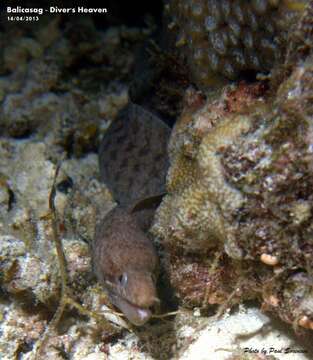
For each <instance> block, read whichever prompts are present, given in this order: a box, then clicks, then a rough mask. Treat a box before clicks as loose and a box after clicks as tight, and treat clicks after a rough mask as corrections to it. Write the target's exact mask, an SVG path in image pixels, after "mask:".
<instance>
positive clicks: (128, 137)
mask: <svg viewBox="0 0 313 360" xmlns="http://www.w3.org/2000/svg"><path fill="white" fill-rule="evenodd" d="M169 135H170V129H169V128H168V126H167V125H166V124H164V123H163V122H162V121H160V120H159V119H158V118H156V117H155V116H154V115H152V114H151V113H149V112H147V111H146V110H144V109H143V108H141V107H140V106H137V105H134V104H131V105H129V106H128V107H127V108H126V109H125V110H123V111H122V113H121V114H120V116H119V117H118V118H117V119H116V120H115V121H114V122H113V123H112V125H111V126H110V128H109V129H108V131H107V132H106V133H105V136H104V138H103V140H102V143H101V146H100V150H99V166H100V175H101V179H102V181H104V182H105V183H106V184H107V185H108V186H109V188H110V189H111V191H112V193H113V195H114V197H115V200H117V201H118V203H119V205H118V206H117V207H115V208H114V209H113V210H112V211H110V212H109V214H107V215H106V216H105V217H104V218H103V219H102V220H101V222H100V223H98V224H97V226H96V232H95V238H94V241H93V243H92V247H91V248H92V262H93V268H94V271H95V273H96V275H97V277H98V279H99V281H100V282H101V283H102V284H103V285H104V286H105V288H106V290H107V292H108V295H109V297H110V299H111V301H112V303H113V304H114V305H115V306H117V307H118V308H119V309H120V310H121V311H122V312H123V313H124V315H125V316H126V317H127V318H128V320H129V321H131V322H132V323H133V324H135V325H142V324H144V323H146V322H147V321H148V320H149V318H150V317H151V308H152V307H153V305H155V303H156V302H158V298H157V292H156V287H155V282H156V279H157V273H158V257H157V253H156V251H155V249H154V246H153V243H152V241H151V240H150V238H149V235H148V234H147V229H148V228H149V226H150V224H151V221H152V217H153V213H154V210H155V205H156V201H155V200H156V199H158V195H160V194H162V193H164V189H165V177H166V173H167V169H168V159H167V143H168V139H169ZM149 199H152V201H149Z"/></svg>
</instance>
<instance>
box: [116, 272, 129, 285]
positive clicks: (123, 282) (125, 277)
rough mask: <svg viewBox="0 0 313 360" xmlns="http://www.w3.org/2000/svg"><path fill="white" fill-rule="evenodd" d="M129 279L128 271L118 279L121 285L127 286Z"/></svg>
mask: <svg viewBox="0 0 313 360" xmlns="http://www.w3.org/2000/svg"><path fill="white" fill-rule="evenodd" d="M127 280H128V277H127V273H123V274H122V275H120V276H119V278H118V281H119V282H120V284H121V286H125V285H126V284H127Z"/></svg>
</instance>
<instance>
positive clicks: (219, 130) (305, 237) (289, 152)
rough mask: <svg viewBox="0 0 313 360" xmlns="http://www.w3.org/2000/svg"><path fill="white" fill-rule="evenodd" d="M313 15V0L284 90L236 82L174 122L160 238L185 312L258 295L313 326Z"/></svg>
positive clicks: (294, 41)
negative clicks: (193, 305)
mask: <svg viewBox="0 0 313 360" xmlns="http://www.w3.org/2000/svg"><path fill="white" fill-rule="evenodd" d="M312 14H313V3H311V4H310V6H309V7H308V8H307V10H306V13H305V16H304V17H303V19H302V20H301V22H300V23H299V24H298V26H297V30H296V31H295V33H294V34H293V36H292V37H291V38H290V41H291V44H290V48H289V52H288V57H287V61H286V63H285V64H286V65H285V72H284V71H283V72H284V79H283V81H282V83H281V85H280V86H279V87H278V88H277V89H275V88H274V87H273V86H272V87H271V88H270V89H269V90H270V91H269V90H266V87H264V86H263V85H262V83H258V84H256V85H247V84H244V83H242V84H239V85H233V86H232V87H230V88H226V89H225V90H224V94H222V96H221V97H218V96H216V97H214V96H213V97H212V98H210V99H209V100H208V101H207V103H206V104H205V105H204V106H203V107H200V108H199V109H198V110H197V111H195V112H188V110H185V112H184V113H183V114H182V116H181V118H180V120H179V121H178V123H177V124H176V127H175V129H174V131H173V134H172V138H171V141H170V146H169V149H170V156H171V167H170V171H169V174H168V178H167V187H168V195H167V196H166V198H165V199H164V201H163V203H162V205H161V207H160V208H159V210H158V213H157V217H156V222H155V224H154V227H153V231H154V233H155V234H156V235H157V236H158V237H159V238H160V239H161V242H162V243H163V244H164V245H165V246H166V247H167V249H168V250H169V254H170V255H169V258H168V259H167V263H166V266H167V268H168V271H169V274H170V278H171V281H172V284H173V285H174V287H175V289H176V291H177V295H178V297H180V298H181V299H182V301H183V302H185V304H186V305H189V304H190V303H192V304H197V305H203V304H204V303H205V302H207V303H212V302H213V303H214V302H215V303H224V302H226V301H228V300H229V299H230V298H231V299H232V300H234V299H235V298H237V300H242V299H244V298H247V297H249V298H251V297H254V298H260V299H261V300H262V301H263V307H264V308H266V309H269V310H273V311H275V312H276V313H277V314H278V315H279V316H280V317H281V318H282V319H283V320H285V321H287V322H289V323H291V322H292V323H294V324H297V325H300V326H303V327H305V328H310V329H313V301H312V290H311V284H312V275H311V274H312V270H311V267H312V262H313V243H312V234H313V227H312V213H313V211H312V209H313V195H312V188H313V181H312V179H313V166H312V164H313V140H312V139H313V107H312V104H313V101H312V94H313V55H312V48H313V33H312ZM310 29H311V30H310ZM300 39H302V41H300ZM300 53H301V54H302V56H301V58H300V57H299V54H300ZM283 68H284V67H281V69H283ZM274 83H275V81H273V84H274ZM184 174H188V176H186V177H185V175H184ZM182 178H184V179H185V180H184V181H183V180H182ZM219 252H220V256H218V253H219ZM182 259H183V260H182ZM190 269H194V270H193V271H192V272H190V271H189V270H190ZM188 274H189V275H188ZM190 274H192V276H190ZM216 283H217V284H219V286H218V287H216ZM229 287H230V288H232V290H230V289H229ZM247 288H248V289H249V291H246V290H243V289H247ZM201 289H202V291H201ZM227 292H228V296H227ZM208 293H209V297H208ZM225 293H226V294H225ZM221 294H222V298H221V296H220V295H221ZM215 295H216V299H215V298H214V296H215Z"/></svg>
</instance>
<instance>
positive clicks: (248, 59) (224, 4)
mask: <svg viewBox="0 0 313 360" xmlns="http://www.w3.org/2000/svg"><path fill="white" fill-rule="evenodd" d="M305 2H306V1H285V0H253V1H242V0H233V1H230V0H222V1H220V0H206V1H204V0H188V1H179V0H172V1H170V3H169V6H168V11H169V14H170V15H169V17H170V22H169V28H170V29H172V30H173V34H178V35H177V36H176V37H175V40H174V41H175V42H176V44H175V45H176V48H177V49H178V52H180V54H184V55H185V57H186V59H187V62H188V64H189V66H190V70H191V72H192V75H193V77H194V81H196V82H197V83H198V84H200V85H207V84H210V83H212V81H213V82H215V81H216V80H215V78H216V75H217V74H220V75H222V76H224V77H226V78H228V79H235V78H237V77H238V76H241V75H242V74H248V73H249V74H252V73H256V72H268V71H269V70H270V69H271V68H272V66H273V64H274V63H275V62H277V61H278V60H280V59H281V57H282V55H283V54H284V52H285V49H286V38H287V34H288V32H289V30H290V29H291V28H292V25H293V24H294V23H295V21H296V19H297V18H298V17H299V15H301V13H302V10H303V9H304V5H305ZM173 36H174V35H173Z"/></svg>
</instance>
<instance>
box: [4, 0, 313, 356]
mask: <svg viewBox="0 0 313 360" xmlns="http://www.w3.org/2000/svg"><path fill="white" fill-rule="evenodd" d="M110 3H113V2H111V1H110ZM207 3H210V4H211V5H212V7H211V8H210V11H212V13H209V10H208V9H209V8H208V7H206V8H205V9H204V7H203V6H204V5H203V4H204V2H203V1H197V2H196V1H180V2H178V1H171V2H169V4H168V5H169V7H167V8H166V10H165V12H166V14H165V16H166V18H167V19H171V16H173V14H172V13H173V11H176V9H178V11H177V17H176V18H172V19H171V20H170V21H169V24H171V23H172V25H171V26H170V29H168V30H166V32H168V31H169V33H167V36H168V37H169V38H172V37H174V38H175V41H174V44H175V46H174V51H173V52H167V51H168V50H166V51H165V50H163V49H158V50H157V52H155V53H153V54H152V58H153V59H152V62H151V64H150V69H151V67H152V68H153V67H154V66H157V67H158V71H157V76H155V77H153V76H152V77H151V78H152V80H151V81H153V84H152V86H150V85H151V84H145V83H148V82H149V81H150V78H149V76H150V75H151V74H149V71H150V69H148V70H147V73H146V72H143V71H142V67H141V66H139V70H138V72H139V73H140V72H141V73H142V74H141V76H140V77H139V76H138V79H133V78H132V77H133V73H134V72H133V70H134V68H135V67H136V66H137V65H138V63H139V60H138V59H137V58H136V55H135V53H136V51H137V49H138V47H141V46H142V43H143V42H144V41H146V40H147V39H148V40H149V39H150V38H151V36H152V35H151V34H152V32H153V30H154V24H151V23H150V22H149V21H148V22H147V24H148V25H147V26H140V27H133V26H128V25H125V24H118V25H116V22H115V23H114V22H113V24H112V23H110V24H109V25H108V26H106V27H101V26H100V27H99V19H98V20H97V21H96V20H95V19H94V18H93V17H90V16H82V17H77V18H75V17H72V18H70V19H68V18H64V17H62V16H59V15H56V16H54V17H53V18H51V17H45V16H44V17H43V18H42V20H41V22H40V24H39V23H37V24H32V25H31V24H22V23H21V24H18V26H16V24H15V25H14V24H13V23H8V22H5V21H4V22H2V23H1V29H2V30H3V31H2V32H1V33H0V45H1V46H0V121H1V127H0V152H1V156H0V358H1V359H2V358H3V359H4V360H12V359H21V360H26V359H29V360H34V359H35V355H36V352H37V351H38V349H39V348H41V355H40V356H41V358H46V359H60V360H61V359H65V358H69V359H74V360H79V359H87V360H102V359H108V358H117V359H118V358H136V359H151V360H152V359H168V358H177V359H194V358H197V359H206V358H208V357H210V356H211V357H212V358H214V357H215V356H216V357H215V358H216V359H231V358H234V359H236V358H238V359H239V358H243V356H246V358H247V359H254V358H262V357H261V355H260V357H259V355H252V354H250V355H243V351H242V347H244V346H251V344H252V343H253V345H254V346H257V345H256V344H259V346H260V347H261V346H265V345H266V342H268V343H271V342H272V343H273V344H274V346H277V347H278V346H286V347H287V346H291V345H292V344H295V343H296V344H298V343H297V341H298V340H297V339H295V338H294V337H292V336H293V335H294V334H293V335H290V333H288V335H286V334H285V328H284V331H281V328H282V325H281V324H282V323H279V325H278V326H277V327H276V324H275V323H274V322H272V320H271V319H270V318H268V317H267V316H265V315H264V314H262V313H261V310H268V314H271V313H275V314H278V316H279V317H280V318H281V319H282V320H283V321H284V322H285V323H288V324H290V323H292V324H293V325H294V327H295V328H299V327H300V328H308V329H312V328H313V326H312V324H313V305H312V290H311V289H312V270H311V264H312V256H313V250H312V225H311V223H312V205H313V203H312V202H313V199H312V190H311V189H312V185H313V184H312V171H313V167H312V160H313V159H312V156H313V144H312V134H313V125H312V116H313V115H312V114H313V111H312V110H313V109H312V93H313V55H312V43H313V39H312V36H313V35H312V18H313V4H312V1H287V0H282V1H273V0H272V1H270V0H269V1H251V2H249V3H247V4H246V3H245V2H243V1H237V0H236V1H233V2H232V4H233V5H231V6H229V5H230V3H231V2H230V1H220V2H217V1H211V2H207ZM306 3H308V5H307V7H306V6H305V4H306ZM199 9H200V12H199ZM201 9H204V10H203V12H202V11H201ZM278 17H279V19H280V20H281V21H278V22H277V23H276V19H278ZM265 19H269V21H268V22H266V21H265ZM198 20H199V21H198ZM264 24H266V26H265V25H264ZM289 25H290V29H292V32H291V33H290V32H287V31H284V30H285V29H286V28H288V27H289ZM291 25H292V26H291ZM208 26H209V27H208ZM215 26H216V27H215ZM188 29H189V30H192V31H191V33H188V31H189V30H188ZM199 29H200V31H201V32H202V31H203V29H204V32H203V36H202V35H201V37H198V35H197V34H198V31H199ZM236 29H237V30H236ZM233 31H235V33H232V32H233ZM236 31H239V33H240V36H239V35H238V34H239V33H238V34H237V35H236ZM225 34H226V35H225ZM243 34H245V36H243ZM235 35H236V36H237V37H234V36H235ZM184 36H185V39H184ZM286 39H287V41H286ZM189 40H192V43H190V44H189V45H188V41H189ZM231 41H234V43H231ZM236 41H237V43H236ZM251 41H252V43H251ZM258 43H262V44H263V45H264V44H265V45H266V46H267V47H266V46H265V47H264V46H263V45H262V46H260V47H259V46H258ZM195 45H197V46H200V47H201V49H206V50H205V56H204V57H203V56H202V55H201V54H200V53H201V51H200V53H199V54H200V57H197V56H198V55H199V54H196V52H193V50H197V49H198V48H197V46H195ZM223 49H224V50H225V51H224V50H223ZM209 50H210V53H209ZM210 54H213V57H214V56H215V60H214V59H213V60H211V58H210V56H211V55H210ZM236 54H237V55H236ZM150 55H151V54H150ZM241 55H242V56H243V57H242V58H241V57H240V56H241ZM198 59H200V60H199V61H198ZM232 59H234V60H232ZM211 61H213V62H212V63H211ZM214 61H215V62H214ZM212 64H213V66H212ZM214 66H215V67H214ZM251 71H252V73H253V76H252V77H251V76H250V75H251ZM136 74H137V73H136ZM136 76H137V75H136ZM146 76H147V77H146ZM234 78H236V79H237V78H239V79H241V81H238V82H230V81H229V79H234ZM147 79H148V80H147ZM134 80H135V82H136V80H138V82H139V83H140V84H142V83H144V84H145V85H147V87H148V88H149V91H151V93H152V94H151V95H150V96H151V98H152V100H149V101H148V100H147V99H146V96H145V94H146V93H145V91H143V92H140V91H139V92H138V93H137V98H136V96H135V97H133V98H132V96H131V95H130V97H131V98H132V99H133V100H134V101H135V100H136V99H140V101H141V105H142V106H146V104H148V105H147V107H148V108H149V110H151V111H153V110H155V109H156V110H157V111H156V112H155V113H157V114H161V115H163V114H165V115H169V116H170V117H171V118H175V117H176V116H177V114H178V113H180V115H179V118H178V119H177V123H176V125H175V126H174V128H173V131H172V136H171V140H170V144H169V156H170V163H171V166H170V169H169V173H168V176H167V184H166V186H167V195H166V196H165V197H164V199H163V202H162V204H161V206H160V208H159V209H158V212H157V214H156V218H155V222H154V226H153V228H152V229H151V232H152V233H153V234H154V235H155V239H156V242H157V245H158V248H159V249H160V253H161V257H162V266H163V268H162V274H161V281H160V283H162V280H164V279H167V278H169V280H170V282H171V287H172V290H173V291H174V293H175V295H176V298H177V301H176V299H175V301H174V302H175V304H174V305H175V306H176V308H175V309H173V308H170V309H168V308H166V306H165V307H164V308H162V314H160V315H158V314H157V315H156V317H155V318H153V319H152V321H151V322H150V323H149V324H147V325H146V326H144V327H143V328H140V329H135V328H132V327H130V325H129V324H128V323H127V322H125V320H124V319H123V318H121V317H120V316H119V315H118V314H116V313H115V312H114V309H113V308H112V306H110V304H109V303H108V301H107V298H106V296H105V294H104V292H103V291H102V289H101V288H100V287H99V285H98V284H97V282H96V279H95V277H94V275H93V273H92V269H91V263H90V254H89V249H88V241H89V240H90V239H91V238H92V237H93V231H94V227H95V222H96V219H97V216H98V214H99V212H101V217H103V216H104V214H105V213H106V212H107V211H109V210H110V209H111V208H112V207H113V206H114V205H115V204H114V200H113V199H112V195H111V194H110V192H109V191H108V188H107V187H106V185H105V184H103V183H101V182H100V181H99V169H98V155H97V149H98V144H99V139H100V138H101V136H102V134H103V133H104V132H105V131H106V129H107V127H108V125H109V123H110V122H111V121H114V120H115V119H116V117H117V114H118V113H119V111H120V110H121V109H122V108H124V106H125V105H126V104H127V103H128V102H129V88H130V86H131V83H134ZM251 80H253V82H252V81H251ZM210 83H214V89H209V91H208V84H210ZM218 84H219V85H220V84H222V85H221V86H217V85H218ZM148 85H149V86H148ZM139 88H140V89H139V90H142V88H141V85H139ZM200 89H201V90H200ZM204 89H206V91H204ZM138 94H139V95H138ZM60 160H61V169H60V172H59V175H58V177H57V179H56V183H55V194H54V195H55V196H54V206H55V209H56V211H55V214H56V216H57V222H56V223H57V235H58V237H59V240H60V241H61V242H62V246H63V252H64V255H65V259H66V274H67V275H66V291H67V292H66V294H65V297H67V296H68V297H70V298H71V299H73V300H75V301H76V303H75V304H74V302H70V301H69V300H68V298H66V300H67V302H66V306H64V307H62V304H61V307H60V299H61V300H62V299H64V286H63V285H64V282H63V279H62V274H63V273H62V271H61V269H60V262H59V257H58V256H57V252H58V249H57V248H56V247H55V233H54V232H55V228H54V225H55V224H56V223H55V222H54V221H53V216H52V215H53V213H52V212H51V204H50V202H49V200H50V195H51V191H52V185H53V183H54V177H55V174H56V170H57V164H58V163H59V162H60ZM161 287H162V284H161ZM161 290H163V292H162V293H161V294H160V295H161V296H160V297H161V299H162V304H163V303H167V300H168V299H166V296H168V293H167V289H161ZM163 293H164V294H165V295H164V296H163ZM62 296H63V297H62ZM162 296H163V297H162ZM247 299H252V300H257V301H256V302H255V303H254V305H255V304H256V307H254V308H253V310H245V308H244V307H243V305H240V306H239V307H238V308H237V309H236V311H235V313H234V314H230V313H229V312H227V313H228V315H227V316H226V317H225V318H223V319H216V318H215V317H209V316H208V315H212V314H213V310H216V307H215V306H212V307H211V306H209V305H216V304H218V305H221V308H220V314H222V313H223V312H224V311H225V310H227V309H228V308H230V307H231V306H232V305H234V304H238V303H241V304H242V303H243V302H244V301H245V300H247ZM169 302H170V301H169ZM260 304H261V306H260ZM170 305H172V304H170ZM172 306H173V305H172ZM260 308H261V310H260ZM60 309H61V310H62V311H61V310H60ZM167 310H177V313H176V317H173V313H171V314H169V315H168V316H167V315H166V314H164V312H166V311H167ZM174 314H175V313H174ZM61 315H62V316H61ZM158 316H159V317H161V319H159V318H158ZM55 319H58V320H59V321H58V322H56V321H54V320H55ZM246 323H247V324H248V323H249V326H247V327H245V324H246ZM49 324H50V325H49ZM235 324H237V325H235ZM251 324H252V325H251ZM264 326H266V327H267V328H268V327H269V328H270V330H269V332H268V333H269V336H268V337H266V338H265V337H264V334H263V333H262V331H263V330H262V329H263V327H264ZM220 329H222V336H221V333H220ZM230 329H231V330H232V331H230ZM258 331H260V332H261V335H259V336H256V333H257V332H258ZM251 333H252V335H251ZM242 334H244V336H243V337H245V336H246V337H245V338H244V340H243V341H241V340H240V339H239V338H240V336H241V335H242ZM250 335H251V336H252V337H251V339H250V340H247V337H248V336H250ZM42 339H45V342H44V343H42ZM208 340H210V341H211V342H210V346H211V348H210V349H208V345H207V343H208ZM249 341H250V342H249ZM299 346H300V345H299ZM214 347H220V349H219V350H218V349H217V350H216V349H215V348H214ZM300 347H301V348H306V345H305V346H304V345H303V346H302V343H301V346H300ZM308 348H309V346H308ZM223 349H224V350H223ZM217 351H219V352H218V353H217ZM231 353H233V355H231ZM37 354H38V352H37ZM216 354H218V355H216ZM238 354H239V355H238ZM312 354H313V352H312V351H311V353H308V355H303V356H302V355H299V357H294V358H292V359H297V360H298V359H301V360H308V359H310V358H312ZM295 356H297V355H295ZM37 358H38V356H37ZM39 358H40V357H39ZM275 358H276V354H275ZM277 358H279V359H280V358H281V357H277ZM284 359H288V358H287V357H285V355H284Z"/></svg>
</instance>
